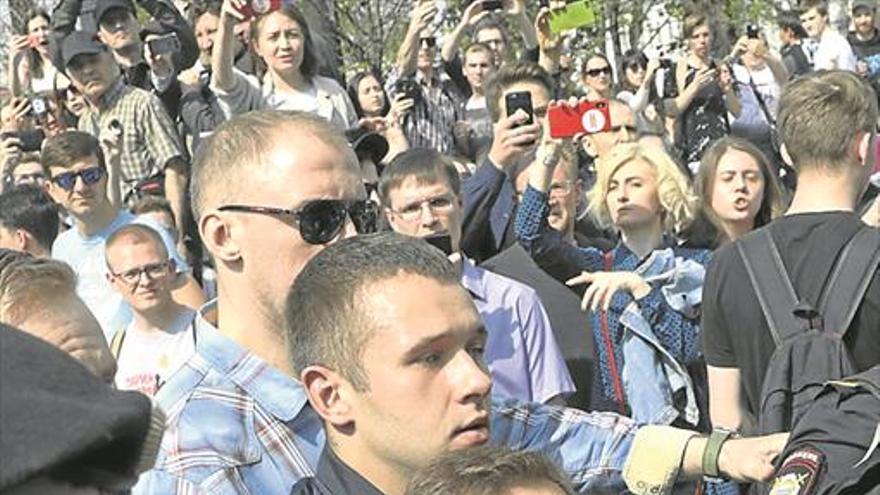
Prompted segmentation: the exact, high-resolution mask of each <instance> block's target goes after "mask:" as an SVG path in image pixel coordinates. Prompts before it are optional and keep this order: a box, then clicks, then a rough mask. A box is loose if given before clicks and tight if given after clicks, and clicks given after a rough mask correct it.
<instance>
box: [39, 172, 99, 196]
mask: <svg viewBox="0 0 880 495" xmlns="http://www.w3.org/2000/svg"><path fill="white" fill-rule="evenodd" d="M104 174H105V172H104V169H103V168H101V167H91V168H86V169H83V170H80V171H79V172H64V173H63V174H58V175H56V176H55V177H52V179H51V180H52V182H53V183H55V184H56V185H57V186H58V187H60V188H61V189H64V190H65V191H72V190H73V188H74V186H76V179H77V177H79V178H80V179H82V181H83V184H85V185H87V186H90V185H92V184H95V183H96V182H98V181H99V180H101V178H102V177H104Z"/></svg>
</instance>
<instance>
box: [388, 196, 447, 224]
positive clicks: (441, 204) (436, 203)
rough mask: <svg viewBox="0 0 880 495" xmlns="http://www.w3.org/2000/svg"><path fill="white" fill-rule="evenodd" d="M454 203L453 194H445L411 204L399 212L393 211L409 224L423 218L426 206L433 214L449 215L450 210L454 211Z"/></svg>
mask: <svg viewBox="0 0 880 495" xmlns="http://www.w3.org/2000/svg"><path fill="white" fill-rule="evenodd" d="M454 203H455V200H454V198H453V196H452V195H451V194H444V195H443V196H436V197H433V198H428V199H423V200H421V201H418V202H414V203H410V204H408V205H406V206H404V207H403V208H401V209H399V210H391V211H392V212H394V213H395V214H396V215H397V216H399V217H400V218H401V219H403V220H405V221H407V222H414V221H416V220H420V219H421V218H422V213H423V212H424V211H425V208H424V207H425V205H427V206H428V208H429V209H430V210H431V213H432V214H435V215H436V214H438V213H444V214H445V213H449V210H451V209H452V205H453V204H454Z"/></svg>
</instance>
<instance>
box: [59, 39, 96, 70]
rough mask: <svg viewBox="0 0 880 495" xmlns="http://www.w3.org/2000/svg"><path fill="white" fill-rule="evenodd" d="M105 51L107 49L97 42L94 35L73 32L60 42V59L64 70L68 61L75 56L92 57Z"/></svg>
mask: <svg viewBox="0 0 880 495" xmlns="http://www.w3.org/2000/svg"><path fill="white" fill-rule="evenodd" d="M106 50H107V48H106V47H105V46H104V44H103V43H101V42H100V41H98V38H97V37H96V36H95V34H94V33H87V32H85V31H74V32H72V33H70V34H68V35H67V37H66V38H64V41H63V42H61V59H62V61H63V62H64V68H65V69H66V68H67V66H68V65H69V64H70V61H71V60H73V58H74V57H76V56H77V55H94V54H98V53H103V52H105V51H106Z"/></svg>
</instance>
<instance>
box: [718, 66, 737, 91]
mask: <svg viewBox="0 0 880 495" xmlns="http://www.w3.org/2000/svg"><path fill="white" fill-rule="evenodd" d="M718 85H719V86H721V91H724V92H725V93H729V92H731V91H733V73H731V71H730V67H728V66H727V65H726V64H725V65H722V66H721V67H719V68H718Z"/></svg>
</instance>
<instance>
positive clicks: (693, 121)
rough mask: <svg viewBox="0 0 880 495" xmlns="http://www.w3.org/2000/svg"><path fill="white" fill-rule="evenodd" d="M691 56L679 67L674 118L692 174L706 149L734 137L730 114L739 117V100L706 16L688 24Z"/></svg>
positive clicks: (677, 139)
mask: <svg viewBox="0 0 880 495" xmlns="http://www.w3.org/2000/svg"><path fill="white" fill-rule="evenodd" d="M683 31H684V38H685V41H686V42H687V45H688V54H687V56H685V57H684V58H682V59H681V60H679V61H678V63H677V64H676V66H675V81H676V86H677V88H678V96H677V97H675V99H674V100H672V102H671V103H672V104H671V105H669V106H670V110H671V112H670V115H671V116H674V117H675V118H676V122H675V144H676V147H677V148H678V149H679V151H680V152H681V154H682V158H683V161H684V163H686V164H687V165H688V168H689V169H690V170H691V172H692V173H696V172H697V169H698V168H699V166H700V158H701V157H702V156H703V152H705V151H706V148H708V147H709V145H710V144H712V142H713V141H715V140H716V139H718V138H721V137H724V136H726V135H727V134H728V133H730V123H729V122H728V119H727V114H728V112H729V113H732V114H733V115H734V116H738V115H739V113H740V103H739V97H738V96H737V94H736V91H734V87H733V78H732V76H731V74H730V69H729V68H728V67H727V66H726V65H719V64H718V63H716V62H715V60H713V59H712V38H713V35H712V28H711V27H710V26H709V19H708V17H706V16H705V15H691V16H688V17H687V18H686V19H685V21H684V29H683Z"/></svg>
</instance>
